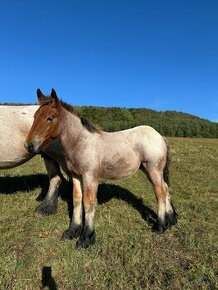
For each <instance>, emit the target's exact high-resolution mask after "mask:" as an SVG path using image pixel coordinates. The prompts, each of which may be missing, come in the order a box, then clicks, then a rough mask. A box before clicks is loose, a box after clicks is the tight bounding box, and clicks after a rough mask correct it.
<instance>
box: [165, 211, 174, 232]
mask: <svg viewBox="0 0 218 290" xmlns="http://www.w3.org/2000/svg"><path fill="white" fill-rule="evenodd" d="M176 223H177V213H176V212H173V213H171V214H166V228H171V227H172V226H173V225H175V224H176Z"/></svg>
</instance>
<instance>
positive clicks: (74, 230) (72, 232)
mask: <svg viewBox="0 0 218 290" xmlns="http://www.w3.org/2000/svg"><path fill="white" fill-rule="evenodd" d="M81 232H82V226H81V225H73V226H71V227H69V229H67V230H66V231H65V232H64V233H63V235H62V237H61V241H65V240H72V239H73V238H78V237H79V236H80V234H81Z"/></svg>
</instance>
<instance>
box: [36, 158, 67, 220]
mask: <svg viewBox="0 0 218 290" xmlns="http://www.w3.org/2000/svg"><path fill="white" fill-rule="evenodd" d="M43 158H44V162H45V166H46V169H47V172H48V176H49V189H48V192H47V194H46V196H45V198H44V200H43V201H42V203H41V205H40V206H38V207H37V208H36V211H37V212H38V213H40V214H47V215H49V214H53V213H55V212H56V210H57V203H58V188H59V185H60V183H61V180H62V178H63V177H62V174H61V171H60V167H59V165H58V163H57V162H56V161H55V160H53V159H51V158H49V157H47V156H45V155H44V156H43Z"/></svg>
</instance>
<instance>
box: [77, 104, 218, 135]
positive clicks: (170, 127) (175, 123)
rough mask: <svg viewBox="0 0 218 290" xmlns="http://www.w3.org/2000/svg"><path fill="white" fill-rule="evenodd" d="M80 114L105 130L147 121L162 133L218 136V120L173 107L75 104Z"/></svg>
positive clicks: (145, 123)
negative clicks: (217, 121) (89, 105)
mask: <svg viewBox="0 0 218 290" xmlns="http://www.w3.org/2000/svg"><path fill="white" fill-rule="evenodd" d="M77 110H78V111H79V112H80V113H81V115H82V116H83V117H86V118H88V119H89V120H90V121H92V122H93V123H94V124H95V125H97V126H99V127H100V128H102V129H104V130H106V131H117V130H122V129H126V128H131V127H134V126H138V125H149V126H152V127H154V128H155V129H156V130H157V131H158V132H160V133H161V134H162V135H165V136H172V137H174V136H177V137H207V138H217V137H218V123H214V122H210V121H208V120H205V119H201V118H199V117H196V116H193V115H190V114H186V113H180V112H175V111H165V112H157V111H154V110H149V109H126V108H118V107H111V108H110V107H109V108H103V107H86V106H84V107H77Z"/></svg>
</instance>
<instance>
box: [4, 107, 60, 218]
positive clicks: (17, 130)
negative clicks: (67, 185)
mask: <svg viewBox="0 0 218 290" xmlns="http://www.w3.org/2000/svg"><path fill="white" fill-rule="evenodd" d="M38 108H39V106H0V169H7V168H13V167H15V166H18V165H20V164H22V163H25V162H27V161H28V160H29V159H31V158H32V157H33V156H34V154H33V153H30V152H28V151H27V150H26V148H25V147H24V141H25V139H26V137H27V134H28V132H29V130H30V128H31V126H32V123H33V116H34V114H35V112H36V111H37V110H38ZM44 153H46V152H45V151H44ZM43 157H44V161H45V165H46V169H47V171H48V175H49V190H48V193H47V195H46V197H45V199H44V200H43V202H42V203H41V204H40V206H39V207H37V209H36V211H37V212H39V213H41V214H52V213H54V212H55V211H56V208H57V200H58V187H59V184H60V182H61V178H62V175H61V172H60V168H59V165H58V163H57V162H56V161H55V160H52V159H51V158H50V157H49V156H47V155H46V154H43ZM0 186H1V185H0Z"/></svg>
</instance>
